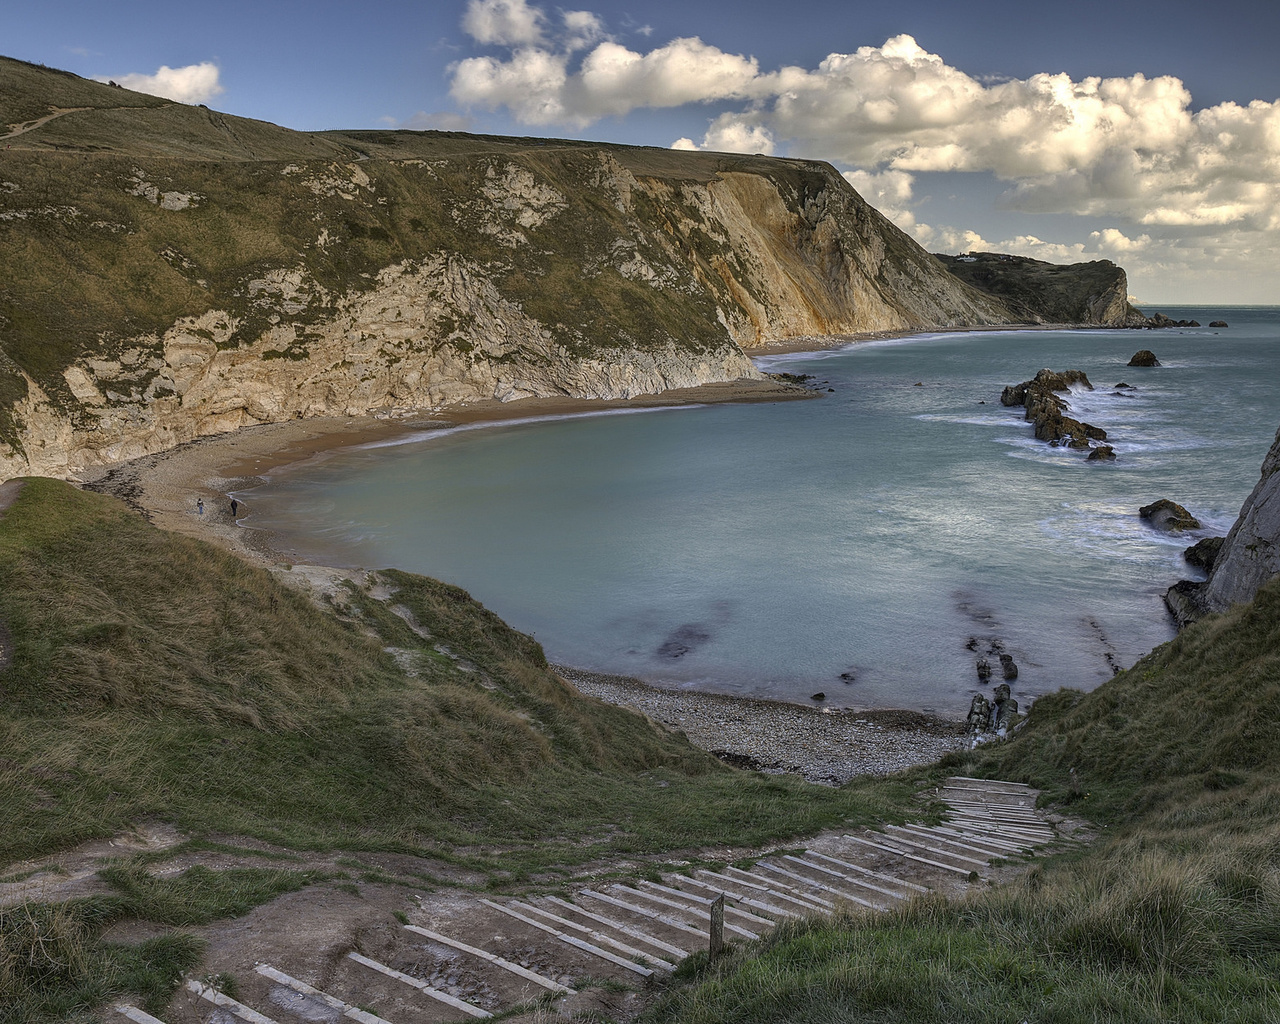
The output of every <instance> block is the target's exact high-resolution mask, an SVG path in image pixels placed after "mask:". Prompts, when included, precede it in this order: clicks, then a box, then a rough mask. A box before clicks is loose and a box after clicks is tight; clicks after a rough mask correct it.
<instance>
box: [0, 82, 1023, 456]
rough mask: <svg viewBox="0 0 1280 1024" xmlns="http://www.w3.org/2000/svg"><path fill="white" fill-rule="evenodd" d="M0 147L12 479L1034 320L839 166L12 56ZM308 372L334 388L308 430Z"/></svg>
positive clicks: (0, 337) (4, 380) (315, 403)
mask: <svg viewBox="0 0 1280 1024" xmlns="http://www.w3.org/2000/svg"><path fill="white" fill-rule="evenodd" d="M0 121H2V122H4V123H6V124H8V125H9V127H10V132H11V133H12V134H10V135H7V136H6V140H5V143H6V146H7V147H8V148H6V149H5V150H4V163H3V172H2V173H0V263H3V265H4V266H5V267H6V270H7V274H6V277H5V280H4V281H2V282H0V445H7V447H8V449H9V450H11V451H12V452H13V453H15V454H14V456H13V458H14V459H15V460H16V461H15V462H13V465H14V466H16V467H17V468H16V469H10V470H9V472H10V473H17V472H21V471H23V465H24V463H23V462H22V461H21V460H22V459H24V458H25V460H26V461H25V465H26V466H27V467H28V471H29V470H30V468H32V467H35V466H36V465H40V466H42V467H49V468H48V469H46V470H42V471H49V472H53V471H56V467H57V466H58V457H57V453H54V454H53V455H51V456H50V457H42V458H41V459H36V458H35V455H34V454H33V453H35V452H36V449H38V448H39V447H40V446H41V445H44V446H46V447H48V446H53V447H55V448H58V447H60V448H61V449H66V451H63V452H62V454H64V455H66V458H65V460H64V461H65V462H66V463H67V464H68V465H72V466H74V465H75V464H77V462H79V463H80V464H83V463H84V462H86V461H88V462H92V461H94V459H95V458H99V457H100V456H98V455H93V456H84V455H83V452H78V451H76V449H77V447H78V448H80V449H83V448H86V447H91V441H92V438H97V439H98V442H99V447H104V446H105V447H110V446H111V445H117V446H127V447H129V449H130V450H131V451H133V452H134V453H135V454H137V453H139V452H140V451H145V450H155V447H156V446H157V445H160V444H162V443H165V442H163V440H157V438H161V439H163V438H165V437H172V438H177V439H179V440H181V439H185V438H187V437H191V436H198V435H199V434H201V433H209V432H214V431H218V430H226V429H232V428H234V427H235V426H238V425H243V424H244V423H248V422H263V421H273V420H276V419H287V418H292V417H293V416H294V415H295V414H297V413H299V412H301V413H302V414H303V415H314V414H325V415H335V414H339V415H340V414H346V413H363V412H368V411H370V410H373V409H383V408H391V407H395V408H424V407H436V406H439V405H443V404H448V403H449V402H450V401H456V400H462V399H466V398H474V397H495V396H496V397H512V396H514V397H519V396H520V395H523V394H530V393H542V394H580V395H582V396H587V395H592V394H599V393H602V392H610V393H611V395H612V393H613V392H619V391H623V392H629V389H632V388H647V389H650V390H661V389H662V388H663V387H671V386H689V385H691V384H694V383H702V382H705V381H707V380H712V379H725V377H726V375H732V376H738V375H740V374H742V373H744V372H750V367H749V364H748V363H747V362H746V360H745V359H744V358H743V357H742V353H741V351H740V350H739V345H744V346H750V345H754V344H758V343H760V342H762V341H766V340H769V339H772V338H778V337H791V336H795V335H802V334H818V333H838V332H844V331H858V330H883V329H906V328H910V327H931V326H943V325H950V326H955V325H961V324H974V325H980V324H988V323H998V322H1006V321H1008V320H1009V319H1010V316H1011V314H1010V313H1009V311H1008V310H1007V308H1006V307H1005V306H1004V305H1003V304H1002V303H1001V302H1000V301H999V300H998V299H995V298H993V297H991V296H989V295H984V294H982V293H981V292H979V291H977V290H975V289H972V288H969V287H968V286H967V285H965V284H963V283H962V282H960V281H959V280H958V279H957V278H955V277H954V276H952V275H950V274H948V273H946V272H945V270H943V269H942V268H941V266H940V265H939V264H938V262H937V261H936V260H934V259H932V258H931V257H929V256H928V254H927V253H925V252H924V251H923V250H921V249H920V248H919V247H918V246H917V245H915V243H914V242H912V241H911V240H910V239H909V238H908V237H907V236H906V235H904V234H903V233H902V232H901V231H899V230H898V229H897V228H895V227H893V225H891V224H890V223H889V222H888V221H887V220H885V218H883V217H882V216H881V215H880V214H879V213H877V212H876V211H875V210H873V209H872V208H871V207H869V206H868V205H867V204H866V203H865V202H863V201H862V199H861V198H860V197H859V196H858V195H857V194H856V193H855V192H854V191H853V190H852V189H851V188H850V187H849V186H848V183H847V182H845V181H844V179H843V178H842V177H841V176H840V175H839V174H838V173H836V171H835V170H834V168H832V167H830V166H829V165H827V164H824V163H820V162H814V161H798V160H782V159H772V158H765V157H754V156H733V155H726V154H711V153H673V152H671V151H667V150H658V149H651V148H644V147H628V146H614V145H603V144H592V143H582V142H568V141H562V140H547V139H526V138H495V137H484V136H471V135H463V134H458V133H442V132H407V131H395V132H391V131H388V132H373V131H368V132H362V131H353V132H318V133H304V132H294V131H290V130H288V129H285V128H280V127H278V126H276V125H272V124H268V123H265V122H261V121H252V120H249V119H245V118H237V117H233V116H231V115H226V114H221V113H218V112H216V111H211V110H208V109H206V108H204V107H202V106H189V105H184V104H180V103H172V102H169V101H165V100H160V99H157V98H155V97H148V96H142V95H140V94H136V93H131V92H129V91H128V90H124V89H121V88H115V87H111V86H108V85H103V84H100V83H95V82H88V81H85V80H83V79H79V78H76V77H75V76H73V75H67V74H65V73H62V72H57V71H53V70H50V69H47V68H39V67H34V66H32V65H29V64H23V63H22V62H19V61H13V60H7V59H4V58H0ZM646 359H648V360H649V362H652V363H654V364H655V365H654V366H653V367H652V368H651V369H649V370H646V371H645V373H644V374H641V375H640V377H639V379H636V378H635V377H634V375H633V376H629V375H628V374H629V373H630V371H629V370H628V369H626V367H631V366H634V365H635V364H636V363H637V362H645V360H646ZM291 365H292V366H293V367H294V369H295V371H298V372H302V371H303V370H305V373H303V376H304V377H305V378H306V380H307V381H309V382H313V383H314V382H320V383H319V384H318V385H317V386H316V387H315V389H314V390H315V392H316V393H315V394H308V395H307V396H306V397H305V399H304V400H303V401H302V402H300V403H299V402H297V401H296V398H295V393H296V391H297V390H298V382H297V381H296V380H293V379H290V380H287V381H284V382H283V383H280V384H279V386H278V387H276V386H275V383H274V382H275V379H276V378H283V377H287V376H288V375H287V374H285V373H283V372H282V370H284V369H288V368H289V367H290V366H291ZM619 366H621V367H623V369H622V370H619V369H618V367H619ZM296 375H297V374H296V373H295V376H296ZM250 377H252V378H253V379H252V380H249V379H248V378H250ZM246 391H253V392H254V395H255V397H254V398H253V399H251V400H249V401H247V402H245V403H244V404H242V405H241V406H234V405H233V403H232V401H231V398H232V397H233V396H234V395H235V394H237V393H239V394H243V393H245V392H246ZM291 403H293V404H294V405H296V408H295V407H293V406H292V405H291ZM317 410H318V411H317ZM68 432H70V434H69V433H68ZM68 436H70V437H72V440H71V441H70V442H68V441H66V438H67V437H68ZM51 437H56V438H58V439H59V440H57V441H48V440H47V439H48V438H51ZM103 438H108V439H109V440H107V441H105V442H103V440H102V439H103ZM167 443H172V442H167ZM5 455H6V452H5V450H4V448H2V447H0V458H3V457H4V456H5ZM63 471H66V470H63Z"/></svg>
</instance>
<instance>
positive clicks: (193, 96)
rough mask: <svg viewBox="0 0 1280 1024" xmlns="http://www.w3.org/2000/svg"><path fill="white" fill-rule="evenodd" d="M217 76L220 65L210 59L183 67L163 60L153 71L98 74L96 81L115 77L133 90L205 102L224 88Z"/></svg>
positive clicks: (168, 97) (180, 99)
mask: <svg viewBox="0 0 1280 1024" xmlns="http://www.w3.org/2000/svg"><path fill="white" fill-rule="evenodd" d="M218 76H219V70H218V65H216V64H214V63H212V62H211V61H204V62H203V63H201V64H188V65H187V66H186V67H182V68H171V67H169V66H168V65H167V64H162V65H161V66H160V68H159V69H158V70H157V71H156V73H155V74H154V75H143V74H138V73H134V74H129V75H116V76H114V77H112V78H109V77H108V76H106V75H98V76H97V77H96V78H95V81H98V82H107V81H113V82H115V83H117V84H118V85H123V86H124V87H125V88H126V89H132V90H133V91H134V92H145V93H147V94H148V95H150V96H163V97H164V98H165V99H169V100H177V101H178V102H179V103H203V102H204V101H205V100H210V99H213V97H215V96H218V95H220V94H221V93H222V92H223V88H222V85H221V84H220V83H219V81H218Z"/></svg>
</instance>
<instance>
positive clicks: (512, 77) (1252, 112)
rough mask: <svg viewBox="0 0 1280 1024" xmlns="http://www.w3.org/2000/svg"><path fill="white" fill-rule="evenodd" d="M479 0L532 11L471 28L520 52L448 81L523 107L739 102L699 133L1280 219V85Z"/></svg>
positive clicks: (1022, 185)
mask: <svg viewBox="0 0 1280 1024" xmlns="http://www.w3.org/2000/svg"><path fill="white" fill-rule="evenodd" d="M479 10H484V11H488V12H494V11H498V10H501V11H504V12H507V14H506V15H505V17H506V20H507V21H510V22H514V23H518V24H519V25H521V26H523V28H522V30H521V31H519V32H516V31H506V32H503V33H499V32H495V31H490V30H487V31H486V33H485V34H483V35H481V34H478V32H473V34H475V35H476V38H477V39H481V38H483V39H484V40H487V41H496V40H498V39H499V38H501V39H506V40H508V44H507V45H509V46H510V47H511V52H510V53H509V54H508V55H507V56H506V57H505V58H498V57H474V58H471V59H468V60H463V61H461V62H459V63H458V64H456V65H455V66H454V68H453V81H452V94H453V96H454V98H455V99H456V100H457V101H458V102H460V103H462V104H464V105H468V106H480V107H485V108H488V109H497V108H500V107H505V108H506V109H508V110H510V111H511V113H512V114H514V115H515V117H516V118H517V119H519V120H521V121H524V122H526V123H529V124H538V125H547V124H557V123H559V124H566V125H572V126H575V127H578V128H582V127H585V126H587V125H589V124H591V123H592V122H594V121H596V120H598V119H599V118H601V117H606V116H615V117H617V116H625V115H626V114H628V113H630V112H631V111H633V110H637V109H641V108H650V109H659V108H675V107H682V106H686V105H690V104H699V103H702V104H706V103H719V104H722V105H723V104H725V103H728V104H731V105H732V106H731V107H730V109H729V110H726V111H723V112H721V113H720V114H718V115H717V116H716V117H715V118H714V119H713V120H712V121H711V124H710V126H709V128H708V130H707V132H706V135H705V136H704V138H703V139H702V140H701V143H700V144H699V146H700V148H704V149H718V150H726V149H727V150H737V151H742V152H753V153H754V152H759V153H772V152H775V151H785V152H791V153H795V154H799V155H806V156H816V157H823V158H826V159H831V160H835V161H837V162H839V163H841V164H844V165H845V166H852V167H856V168H863V169H865V170H866V171H867V172H869V173H874V174H880V173H883V172H885V171H887V170H893V171H900V172H904V173H907V174H912V173H919V172H930V171H970V172H989V173H993V174H995V175H996V176H998V177H999V178H1001V179H1004V180H1006V181H1008V182H1009V183H1010V187H1009V190H1008V192H1007V194H1006V196H1005V197H1004V204H1005V205H1006V206H1008V207H1010V208H1012V209H1017V210H1023V211H1027V212H1046V213H1047V212H1053V213H1075V214H1088V215H1092V216H1106V215H1111V216H1117V217H1122V218H1126V219H1133V220H1135V221H1137V222H1139V223H1141V224H1145V225H1151V226H1166V227H1171V226H1180V227H1185V228H1188V229H1204V230H1208V229H1213V228H1223V227H1227V226H1237V227H1241V228H1244V229H1248V230H1266V231H1272V230H1280V101H1277V102H1274V103H1269V102H1265V101H1261V100H1257V101H1254V102H1253V103H1250V104H1248V105H1239V104H1236V103H1223V104H1219V105H1217V106H1214V107H1208V108H1205V109H1203V110H1199V111H1194V110H1193V109H1192V97H1191V94H1190V93H1189V92H1188V90H1187V88H1186V86H1185V85H1184V84H1183V83H1182V82H1181V81H1180V80H1179V79H1177V78H1174V77H1172V76H1167V75H1165V76H1160V77H1155V78H1148V77H1147V76H1145V75H1143V74H1141V73H1135V74H1133V75H1130V76H1128V77H1116V78H1098V77H1086V78H1082V79H1079V80H1076V79H1073V78H1072V77H1071V76H1070V75H1067V74H1065V73H1058V74H1037V75H1032V76H1030V77H1029V78H1025V79H1004V78H994V79H993V78H985V79H979V78H975V77H974V76H971V75H969V74H966V73H965V72H964V71H961V70H960V69H958V68H955V67H952V66H951V65H949V64H947V63H946V61H945V60H943V58H942V57H941V56H939V55H938V54H935V53H930V52H929V51H927V50H925V49H924V48H923V47H921V46H920V45H919V43H917V42H916V40H915V39H914V38H912V37H911V36H909V35H900V36H895V37H893V38H891V39H889V40H887V41H886V42H885V43H884V44H883V45H881V46H863V47H859V48H858V49H856V50H854V51H853V52H850V53H831V54H829V55H828V56H827V57H826V58H824V59H823V60H822V61H821V62H820V63H819V64H818V65H817V66H816V67H814V68H802V67H782V68H778V69H776V70H773V71H763V70H761V68H760V67H759V64H758V62H757V61H756V60H755V58H753V57H749V56H745V55H742V54H733V53H728V52H725V51H723V50H721V49H719V48H718V47H716V46H714V45H711V44H709V43H706V42H704V41H703V40H701V39H698V38H680V39H674V40H672V41H670V42H668V43H665V44H663V45H661V46H656V47H654V48H652V49H649V50H648V51H647V52H646V51H637V50H632V49H630V48H628V47H627V46H624V45H622V44H621V43H619V42H617V41H616V40H614V39H612V38H609V37H607V36H606V35H605V32H604V26H603V24H602V23H601V22H600V21H599V19H598V18H596V16H594V15H592V14H590V13H589V12H583V11H576V12H570V13H568V14H562V15H561V22H562V23H563V24H562V26H561V28H560V29H558V30H557V34H556V36H555V38H550V37H549V36H547V35H545V34H544V33H543V31H542V30H543V28H545V27H546V26H547V25H549V24H550V23H551V19H550V18H549V17H548V16H547V15H545V14H544V13H543V12H542V11H541V9H540V8H537V7H533V6H530V5H528V4H527V3H526V0H471V4H470V5H469V7H468V15H469V16H470V15H471V12H473V11H479ZM512 12H518V13H519V17H518V18H517V17H516V16H515V14H513V13H512ZM489 20H492V18H490V19H489ZM485 24H488V21H486V22H485ZM578 51H581V52H580V53H579V52H578ZM685 142H689V143H692V140H681V144H682V145H683V144H685ZM890 198H892V197H890ZM897 202H898V205H897V206H896V207H894V209H896V210H898V211H899V212H900V213H903V214H904V215H905V213H906V212H907V211H906V207H905V205H904V203H905V200H904V199H902V198H901V197H900V198H899V199H898V201H897Z"/></svg>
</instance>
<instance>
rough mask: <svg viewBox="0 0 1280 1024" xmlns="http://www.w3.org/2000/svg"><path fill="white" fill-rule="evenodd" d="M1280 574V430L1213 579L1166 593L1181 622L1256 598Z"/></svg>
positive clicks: (1215, 565)
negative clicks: (1265, 584) (1259, 589)
mask: <svg viewBox="0 0 1280 1024" xmlns="http://www.w3.org/2000/svg"><path fill="white" fill-rule="evenodd" d="M1277 574H1280V431H1277V433H1276V439H1275V442H1274V443H1273V444H1272V445H1271V450H1270V451H1269V452H1267V456H1266V458H1265V459H1263V462H1262V476H1261V478H1260V479H1259V480H1258V483H1257V486H1256V487H1254V489H1253V491H1252V492H1251V493H1250V494H1249V497H1247V498H1246V499H1245V502H1244V505H1243V506H1241V508H1240V516H1239V518H1238V519H1237V520H1236V522H1235V525H1234V526H1232V527H1231V532H1230V533H1228V534H1227V538H1226V540H1225V541H1223V544H1222V547H1221V549H1219V551H1218V553H1217V555H1216V556H1215V557H1214V561H1213V568H1212V570H1211V571H1210V573H1209V578H1208V579H1207V580H1205V581H1204V582H1203V583H1193V582H1190V581H1188V580H1183V581H1182V582H1180V583H1178V584H1176V585H1175V586H1174V587H1173V588H1172V589H1170V591H1169V593H1168V594H1167V595H1166V598H1165V600H1166V601H1167V603H1168V605H1169V608H1170V610H1171V611H1172V612H1173V614H1174V617H1175V618H1176V619H1177V620H1178V623H1179V625H1186V624H1187V623H1188V622H1191V621H1194V620H1195V619H1197V618H1200V617H1201V616H1202V615H1206V614H1209V613H1211V612H1225V611H1226V610H1227V609H1228V608H1230V607H1231V606H1232V605H1233V604H1243V603H1247V602H1249V601H1252V600H1253V598H1254V596H1255V595H1256V594H1257V593H1258V588H1259V587H1261V586H1262V585H1263V584H1264V583H1266V582H1267V581H1268V580H1270V579H1272V578H1273V577H1275V576H1276V575H1277Z"/></svg>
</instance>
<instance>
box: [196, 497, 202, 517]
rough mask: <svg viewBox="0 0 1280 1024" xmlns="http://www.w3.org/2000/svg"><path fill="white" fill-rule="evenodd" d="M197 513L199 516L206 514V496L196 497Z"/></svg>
mask: <svg viewBox="0 0 1280 1024" xmlns="http://www.w3.org/2000/svg"><path fill="white" fill-rule="evenodd" d="M196 515H198V516H202V515H204V498H197V499H196Z"/></svg>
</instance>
